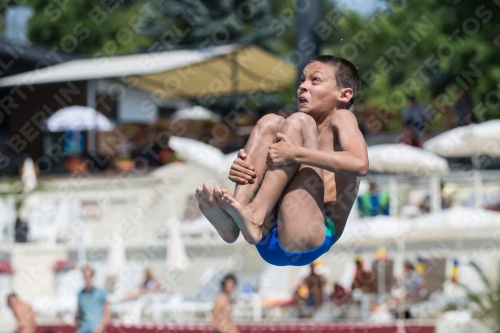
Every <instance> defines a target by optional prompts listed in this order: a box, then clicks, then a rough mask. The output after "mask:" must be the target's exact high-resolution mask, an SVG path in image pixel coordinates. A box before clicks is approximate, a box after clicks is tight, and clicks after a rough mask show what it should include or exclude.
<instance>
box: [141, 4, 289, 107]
mask: <svg viewBox="0 0 500 333" xmlns="http://www.w3.org/2000/svg"><path fill="white" fill-rule="evenodd" d="M294 16H295V12H294V1H293V0H285V1H283V0H272V1H267V0H250V1H248V0H221V1H211V0H197V1H193V0H166V1H163V2H161V5H160V7H159V15H158V16H157V17H151V18H149V19H148V20H146V23H145V26H144V29H143V32H144V33H145V34H147V35H148V36H151V37H152V38H153V40H154V42H153V43H152V45H151V47H150V50H171V49H176V48H179V47H194V48H196V47H202V48H203V47H207V46H217V45H225V44H230V43H242V44H255V45H259V46H261V47H262V48H264V49H266V50H268V51H270V52H272V53H274V54H278V55H280V56H282V57H286V56H287V55H289V56H291V55H290V52H291V51H293V46H294V35H295V33H294V32H295V29H294V26H295V21H294ZM289 95H290V93H289V92H288V93H286V94H284V95H283V94H280V93H278V94H265V95H263V96H262V97H261V98H259V100H258V102H256V101H255V100H253V101H252V100H250V99H248V100H247V101H246V105H247V106H248V107H249V108H251V109H253V110H256V111H259V110H260V111H261V112H260V113H265V112H270V111H278V110H279V109H280V108H281V107H282V106H283V105H284V104H285V101H284V97H288V96H289ZM240 101H241V97H240V96H227V97H223V98H219V99H218V100H217V102H216V104H213V105H205V106H206V107H209V108H212V109H214V110H215V111H217V112H219V113H222V114H226V113H228V112H229V111H231V110H232V109H233V108H234V107H235V105H238V104H239V103H240ZM193 102H194V103H202V104H203V102H202V101H193Z"/></svg>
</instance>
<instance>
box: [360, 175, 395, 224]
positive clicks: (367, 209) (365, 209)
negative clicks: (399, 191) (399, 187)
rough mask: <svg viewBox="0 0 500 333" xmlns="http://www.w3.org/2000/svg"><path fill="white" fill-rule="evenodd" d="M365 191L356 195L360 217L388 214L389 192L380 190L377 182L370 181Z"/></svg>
mask: <svg viewBox="0 0 500 333" xmlns="http://www.w3.org/2000/svg"><path fill="white" fill-rule="evenodd" d="M369 184H370V185H369V189H368V191H367V192H365V193H363V194H360V195H359V196H358V208H359V214H360V216H361V217H370V216H377V215H389V192H388V191H380V190H379V188H378V185H377V183H375V182H373V181H370V183H369Z"/></svg>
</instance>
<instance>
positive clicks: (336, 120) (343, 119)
mask: <svg viewBox="0 0 500 333" xmlns="http://www.w3.org/2000/svg"><path fill="white" fill-rule="evenodd" d="M352 122H354V123H356V124H357V123H358V121H357V119H356V116H354V114H353V113H352V111H349V110H347V109H339V110H336V111H335V112H334V113H333V114H332V117H331V119H330V124H331V125H332V126H333V127H338V126H339V125H345V124H346V123H352Z"/></svg>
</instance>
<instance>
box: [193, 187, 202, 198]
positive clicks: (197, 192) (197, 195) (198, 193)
mask: <svg viewBox="0 0 500 333" xmlns="http://www.w3.org/2000/svg"><path fill="white" fill-rule="evenodd" d="M202 192H203V189H202V188H201V187H197V188H196V193H195V195H196V197H200V196H201V193H202Z"/></svg>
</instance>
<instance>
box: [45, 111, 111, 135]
mask: <svg viewBox="0 0 500 333" xmlns="http://www.w3.org/2000/svg"><path fill="white" fill-rule="evenodd" d="M45 127H46V129H47V130H48V131H49V132H66V131H90V130H97V131H109V130H111V129H113V128H114V125H113V123H112V122H111V121H110V120H109V119H108V118H106V117H105V116H104V115H103V114H101V113H99V112H97V111H96V110H95V109H93V108H91V107H87V106H81V105H72V106H68V107H65V108H62V109H60V110H59V111H57V112H55V113H54V114H53V115H52V116H50V117H49V118H47V120H46V121H45Z"/></svg>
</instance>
